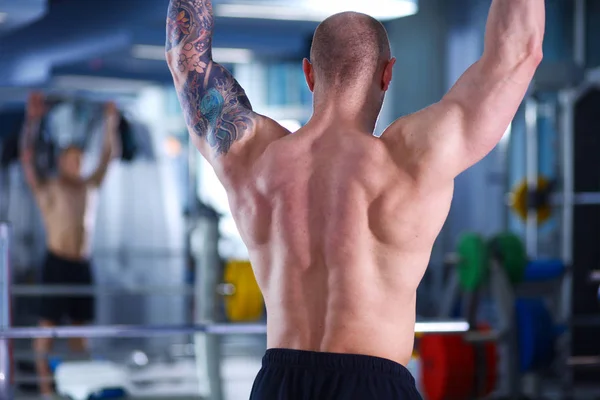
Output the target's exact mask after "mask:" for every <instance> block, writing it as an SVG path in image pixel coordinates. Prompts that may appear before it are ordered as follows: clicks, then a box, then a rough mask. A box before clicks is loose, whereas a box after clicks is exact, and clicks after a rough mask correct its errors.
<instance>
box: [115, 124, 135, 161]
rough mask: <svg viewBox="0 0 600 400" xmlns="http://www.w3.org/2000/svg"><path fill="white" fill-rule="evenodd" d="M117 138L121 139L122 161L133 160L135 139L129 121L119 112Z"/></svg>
mask: <svg viewBox="0 0 600 400" xmlns="http://www.w3.org/2000/svg"><path fill="white" fill-rule="evenodd" d="M119 138H120V140H121V152H122V153H121V160H122V161H124V162H131V161H133V160H134V159H135V157H136V154H137V150H138V149H137V143H136V141H135V137H134V133H133V129H132V126H131V123H130V122H129V121H128V119H127V118H126V117H125V115H124V114H123V113H121V119H120V121H119Z"/></svg>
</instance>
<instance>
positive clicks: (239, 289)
mask: <svg viewBox="0 0 600 400" xmlns="http://www.w3.org/2000/svg"><path fill="white" fill-rule="evenodd" d="M11 292H12V295H13V296H20V297H41V296H67V297H68V296H99V297H100V296H119V295H177V296H188V297H190V296H195V295H196V294H197V292H196V289H195V288H193V287H191V286H190V285H187V286H185V285H181V286H134V287H126V288H114V287H111V286H106V287H102V286H92V285H73V286H67V285H12V286H11ZM215 292H216V293H217V294H219V295H221V296H223V301H224V309H225V316H226V317H227V320H228V321H230V322H255V321H259V320H260V319H261V318H262V316H263V314H264V300H263V297H262V293H261V291H260V288H259V286H258V283H257V282H256V279H255V277H254V272H253V270H252V265H251V264H250V262H249V261H243V260H232V261H228V262H227V263H226V264H225V267H224V269H223V283H221V284H219V285H218V286H217V287H216V288H215Z"/></svg>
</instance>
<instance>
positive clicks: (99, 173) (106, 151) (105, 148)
mask: <svg viewBox="0 0 600 400" xmlns="http://www.w3.org/2000/svg"><path fill="white" fill-rule="evenodd" d="M119 118H120V115H119V111H118V110H117V106H116V105H115V104H114V103H108V104H106V106H105V109H104V141H103V144H102V153H101V154H100V161H99V162H98V166H97V167H96V170H95V171H94V172H93V173H92V175H91V176H90V177H89V178H88V183H89V184H90V185H92V186H95V187H99V186H100V185H102V182H103V181H104V178H105V177H106V173H107V172H108V166H109V165H110V162H111V161H112V159H113V158H115V157H116V156H118V154H120V152H121V149H120V142H119V140H118V139H117V131H118V127H119Z"/></svg>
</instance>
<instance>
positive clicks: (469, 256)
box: [457, 233, 489, 291]
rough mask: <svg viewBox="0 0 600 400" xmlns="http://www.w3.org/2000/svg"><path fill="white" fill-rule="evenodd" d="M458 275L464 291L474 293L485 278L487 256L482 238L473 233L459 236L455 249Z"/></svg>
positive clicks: (487, 264) (487, 266)
mask: <svg viewBox="0 0 600 400" xmlns="http://www.w3.org/2000/svg"><path fill="white" fill-rule="evenodd" d="M457 255H458V263H457V267H458V275H459V281H460V285H461V287H462V288H463V289H464V290H465V291H474V290H475V289H477V288H478V287H479V286H480V285H481V284H482V283H483V282H484V281H485V278H486V277H487V274H488V271H489V254H488V249H487V246H486V244H485V242H484V240H483V238H482V237H481V236H480V235H478V234H475V233H467V234H464V235H462V236H461V238H460V239H459V242H458V247H457Z"/></svg>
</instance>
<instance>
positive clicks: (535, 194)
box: [510, 176, 554, 225]
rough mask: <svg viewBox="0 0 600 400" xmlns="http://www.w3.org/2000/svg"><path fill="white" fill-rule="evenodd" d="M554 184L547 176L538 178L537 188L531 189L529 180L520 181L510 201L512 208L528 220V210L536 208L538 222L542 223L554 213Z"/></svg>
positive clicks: (524, 219)
mask: <svg viewBox="0 0 600 400" xmlns="http://www.w3.org/2000/svg"><path fill="white" fill-rule="evenodd" d="M553 186H554V185H553V184H552V183H551V182H550V181H549V180H547V179H546V178H544V177H542V176H540V177H539V178H538V183H537V188H536V189H535V190H530V188H529V185H528V183H527V180H524V181H522V182H521V183H519V184H518V185H517V186H516V188H515V189H514V190H513V191H512V193H511V198H510V203H511V208H512V210H513V211H514V212H515V213H516V214H517V216H519V218H521V220H523V221H526V220H527V214H528V210H530V209H535V210H536V212H537V220H538V224H539V225H541V224H543V223H544V222H546V221H548V220H549V219H550V216H551V214H552V206H551V201H550V200H551V194H552V190H553Z"/></svg>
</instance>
